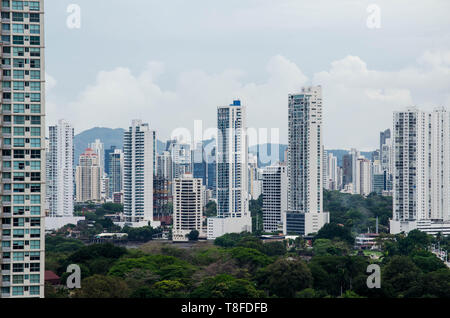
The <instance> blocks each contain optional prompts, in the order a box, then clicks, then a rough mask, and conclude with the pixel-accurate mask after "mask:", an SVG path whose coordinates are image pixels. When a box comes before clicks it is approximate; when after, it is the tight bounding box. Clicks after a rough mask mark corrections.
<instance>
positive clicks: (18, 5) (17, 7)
mask: <svg viewBox="0 0 450 318" xmlns="http://www.w3.org/2000/svg"><path fill="white" fill-rule="evenodd" d="M12 9H13V10H23V2H22V1H13V2H12Z"/></svg>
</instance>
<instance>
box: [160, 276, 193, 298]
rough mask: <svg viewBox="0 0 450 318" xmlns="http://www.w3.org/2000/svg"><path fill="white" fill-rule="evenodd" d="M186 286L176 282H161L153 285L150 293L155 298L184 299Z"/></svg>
mask: <svg viewBox="0 0 450 318" xmlns="http://www.w3.org/2000/svg"><path fill="white" fill-rule="evenodd" d="M185 289H186V286H185V285H184V284H183V283H181V282H179V281H176V280H163V281H160V282H157V283H155V284H154V285H153V287H152V291H153V295H154V297H155V298H185V297H186V296H187V294H186V291H185Z"/></svg>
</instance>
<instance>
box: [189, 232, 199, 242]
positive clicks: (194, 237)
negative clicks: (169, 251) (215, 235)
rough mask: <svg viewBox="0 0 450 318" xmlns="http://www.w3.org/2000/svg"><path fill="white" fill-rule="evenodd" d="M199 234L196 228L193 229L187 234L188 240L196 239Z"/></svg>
mask: <svg viewBox="0 0 450 318" xmlns="http://www.w3.org/2000/svg"><path fill="white" fill-rule="evenodd" d="M199 235H200V233H199V232H198V231H197V230H193V231H191V232H190V233H189V234H188V235H187V237H188V239H189V241H198V236H199Z"/></svg>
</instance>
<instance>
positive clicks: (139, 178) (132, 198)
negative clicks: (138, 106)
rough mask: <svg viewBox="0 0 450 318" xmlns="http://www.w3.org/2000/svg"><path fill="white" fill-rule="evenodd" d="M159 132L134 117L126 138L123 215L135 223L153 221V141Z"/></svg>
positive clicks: (146, 223)
mask: <svg viewBox="0 0 450 318" xmlns="http://www.w3.org/2000/svg"><path fill="white" fill-rule="evenodd" d="M155 140H156V132H155V131H154V130H151V129H150V127H149V125H148V124H143V123H142V121H141V120H133V121H132V123H131V126H130V128H129V130H128V131H126V132H125V133H124V137H123V147H124V149H123V152H124V177H123V190H124V210H123V212H124V217H125V223H126V224H130V225H132V226H146V225H148V223H149V222H150V223H151V225H152V226H154V225H156V223H155V222H154V221H153V172H154V161H153V160H154V145H155V143H154V141H155Z"/></svg>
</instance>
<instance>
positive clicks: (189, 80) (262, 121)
mask: <svg viewBox="0 0 450 318" xmlns="http://www.w3.org/2000/svg"><path fill="white" fill-rule="evenodd" d="M449 56H450V55H449V51H427V52H425V53H424V54H423V55H422V56H421V57H419V58H418V59H417V63H416V64H415V65H413V66H409V67H406V68H403V69H400V70H397V71H383V70H374V69H370V68H369V67H368V65H367V64H366V63H365V62H364V61H363V60H362V59H361V58H359V57H358V56H347V57H345V58H342V59H340V60H336V61H333V62H332V63H331V65H330V67H329V69H328V70H325V71H322V72H318V73H316V74H314V75H313V76H312V77H311V78H308V77H307V76H306V75H305V74H304V73H303V72H302V70H301V68H300V67H299V66H298V65H296V64H295V63H293V62H292V61H290V60H289V59H287V58H286V57H284V56H282V55H277V56H274V57H272V58H271V59H270V60H269V61H268V63H267V65H266V68H265V69H266V73H267V77H266V79H265V80H264V81H261V82H259V83H254V82H246V80H245V78H246V75H247V74H246V73H245V72H244V71H243V70H238V69H228V70H224V71H222V72H220V73H215V74H210V73H207V72H204V71H202V70H191V71H186V72H183V73H181V74H179V75H178V76H177V80H176V83H175V85H174V88H173V89H165V88H163V87H162V85H161V84H159V80H160V77H161V76H162V75H164V72H165V66H164V64H163V63H161V62H156V61H152V62H149V63H147V64H146V65H145V66H144V67H143V69H142V71H141V72H140V73H138V74H133V73H132V72H131V70H130V69H129V68H126V67H117V68H115V69H113V70H110V71H101V72H99V73H98V75H97V78H96V80H95V82H94V83H93V84H92V85H89V86H88V87H86V88H85V89H84V90H83V91H82V92H81V93H80V94H79V96H78V97H77V98H76V100H74V101H73V102H71V103H69V104H68V105H67V106H66V107H58V106H57V105H58V102H57V100H56V99H55V98H53V95H52V94H50V97H49V98H48V103H47V113H48V115H49V118H50V122H51V121H54V122H55V121H56V120H57V119H58V118H62V117H64V118H70V120H72V122H73V124H74V126H75V128H76V131H78V132H79V131H82V130H84V129H88V128H91V127H94V126H104V127H111V128H116V127H123V128H125V127H128V125H129V124H130V122H131V120H132V119H134V118H140V119H142V120H144V121H145V122H148V123H149V124H150V126H151V127H153V128H155V129H157V131H158V134H159V136H160V138H162V139H164V138H168V137H170V134H171V132H172V131H173V130H174V129H175V128H178V127H186V128H188V129H191V130H192V129H193V122H194V120H203V125H204V128H205V129H206V128H208V127H215V126H216V109H217V106H221V105H227V104H229V103H230V102H231V101H232V100H233V99H234V98H240V99H241V100H242V102H243V104H245V105H247V109H248V110H247V114H248V115H247V116H248V125H249V126H250V127H255V128H279V129H280V132H281V141H282V142H286V137H287V95H288V94H289V93H292V92H295V91H297V90H299V89H300V88H301V87H302V86H304V85H309V84H311V83H313V84H315V85H322V87H323V94H324V125H325V127H324V130H325V133H324V135H325V137H324V141H325V146H326V147H327V148H338V147H339V148H341V147H345V148H350V147H358V148H360V149H362V150H366V149H374V148H375V147H376V146H377V143H378V132H379V131H381V130H384V129H385V128H388V127H391V125H392V112H393V111H394V110H399V109H403V108H405V107H407V106H410V105H412V104H415V105H417V106H419V107H422V106H424V107H432V106H440V105H445V103H447V104H448V102H449V101H450V94H449V90H448V83H450V63H449ZM50 78H51V77H50ZM48 80H49V77H48V78H47V81H48ZM52 81H53V83H56V81H55V80H52ZM48 85H49V86H52V85H53V86H54V84H52V83H48ZM447 106H448V105H447Z"/></svg>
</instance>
